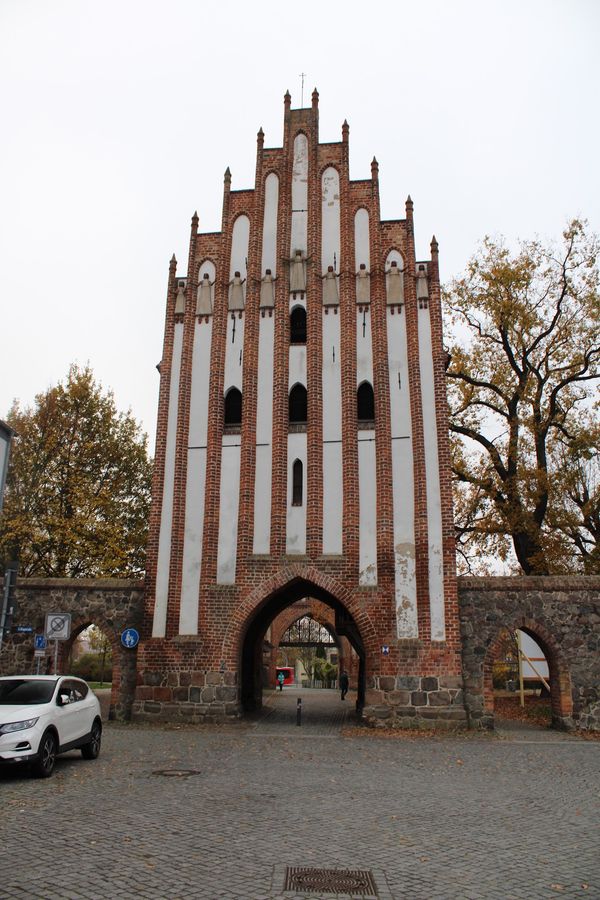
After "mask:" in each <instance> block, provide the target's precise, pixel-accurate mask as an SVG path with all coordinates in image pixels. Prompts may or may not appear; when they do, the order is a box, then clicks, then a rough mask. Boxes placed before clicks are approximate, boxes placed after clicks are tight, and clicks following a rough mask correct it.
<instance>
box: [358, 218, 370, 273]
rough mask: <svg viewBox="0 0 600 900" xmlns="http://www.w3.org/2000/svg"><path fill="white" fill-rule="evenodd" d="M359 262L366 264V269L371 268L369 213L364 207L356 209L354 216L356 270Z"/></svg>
mask: <svg viewBox="0 0 600 900" xmlns="http://www.w3.org/2000/svg"><path fill="white" fill-rule="evenodd" d="M361 263H364V264H365V265H366V267H367V271H370V270H371V244H370V241H369V213H368V212H367V210H366V209H358V210H357V211H356V215H355V216H354V266H355V271H356V272H358V269H359V267H360V264H361Z"/></svg>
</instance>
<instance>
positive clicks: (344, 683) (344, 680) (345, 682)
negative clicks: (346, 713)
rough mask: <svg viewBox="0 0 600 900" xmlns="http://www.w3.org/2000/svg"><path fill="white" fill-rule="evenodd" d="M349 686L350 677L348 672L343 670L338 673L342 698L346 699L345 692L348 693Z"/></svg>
mask: <svg viewBox="0 0 600 900" xmlns="http://www.w3.org/2000/svg"><path fill="white" fill-rule="evenodd" d="M349 687H350V679H349V678H348V673H347V672H346V671H344V672H342V674H341V675H340V688H341V690H342V700H345V699H346V694H347V693H348V688H349Z"/></svg>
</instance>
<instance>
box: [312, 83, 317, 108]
mask: <svg viewBox="0 0 600 900" xmlns="http://www.w3.org/2000/svg"><path fill="white" fill-rule="evenodd" d="M312 108H313V109H318V108H319V92H318V90H317V89H316V88H315V89H314V91H313V92H312Z"/></svg>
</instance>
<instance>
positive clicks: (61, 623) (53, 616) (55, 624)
mask: <svg viewBox="0 0 600 900" xmlns="http://www.w3.org/2000/svg"><path fill="white" fill-rule="evenodd" d="M44 634H45V636H46V637H47V638H48V640H50V641H54V674H55V675H56V674H57V672H58V642H59V641H68V640H69V638H70V637H71V613H46V627H45V629H44Z"/></svg>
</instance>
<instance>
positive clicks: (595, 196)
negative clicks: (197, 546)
mask: <svg viewBox="0 0 600 900" xmlns="http://www.w3.org/2000/svg"><path fill="white" fill-rule="evenodd" d="M599 45H600V2H598V0H540V2H537V0H500V2H492V0H490V2H486V0H474V2H470V0H426V2H425V0H411V2H407V0H390V2H383V0H369V2H355V0H343V2H338V0H319V2H314V0H305V2H303V3H294V4H288V3H282V2H281V0H277V2H271V0H269V2H261V0H255V2H253V3H249V2H248V0H243V2H239V0H229V2H228V0H221V2H219V3H205V2H201V0H102V2H98V0H94V2H92V0H0V117H1V118H0V121H1V127H2V138H1V140H0V303H1V319H0V334H1V342H0V418H2V417H3V416H4V415H5V414H6V412H7V411H8V409H9V407H10V405H11V402H12V400H13V398H15V397H18V398H19V399H20V400H21V401H22V403H23V404H28V403H30V402H31V401H32V400H33V397H34V395H35V394H36V393H37V392H39V391H41V390H44V389H45V388H46V387H48V386H50V385H51V384H54V383H55V382H56V381H58V380H59V379H61V378H63V377H64V376H65V375H66V373H67V370H68V367H69V364H70V363H71V362H74V361H76V362H79V363H82V364H84V363H86V362H88V361H89V363H90V364H91V366H92V368H93V369H94V371H95V373H96V376H97V377H98V379H99V380H100V381H101V382H102V383H103V384H104V386H105V387H111V388H112V389H113V390H114V393H115V397H116V401H117V405H118V406H119V407H120V408H121V409H127V408H131V410H132V412H133V414H134V415H135V417H136V418H137V419H138V420H139V421H140V422H141V423H142V425H143V427H144V429H145V430H146V431H148V433H149V436H150V446H151V448H152V447H153V445H154V436H155V435H154V432H155V425H156V404H157V397H158V374H157V372H156V369H155V366H156V363H157V362H158V361H159V360H160V357H161V353H162V339H163V323H164V305H165V293H166V282H167V270H168V262H169V258H170V256H171V254H172V253H173V252H175V254H176V256H177V258H178V260H179V266H180V268H179V271H180V273H185V270H186V266H187V246H188V240H189V227H190V218H191V216H192V213H193V212H194V210H195V209H197V210H198V214H199V217H200V229H201V230H203V231H211V230H218V229H219V227H220V218H221V200H222V185H223V172H224V170H225V168H226V166H228V165H229V166H230V168H231V171H232V174H233V184H232V187H233V188H234V189H239V188H246V187H253V186H254V165H255V151H256V132H257V130H258V128H259V126H261V125H262V127H263V128H264V131H265V146H267V147H269V146H280V145H281V141H282V130H283V94H284V92H285V90H286V89H287V88H289V90H290V92H291V94H292V106H293V107H296V106H300V99H301V98H300V84H301V82H300V77H299V75H300V73H301V72H303V71H304V72H306V73H307V79H306V83H305V92H304V101H305V105H308V104H309V103H310V92H311V91H312V89H313V87H314V86H315V85H316V86H317V87H318V89H319V92H320V136H321V141H337V140H341V125H342V122H343V120H344V118H347V119H348V122H349V123H350V167H351V177H352V178H367V177H369V176H370V162H371V159H372V157H373V155H374V154H375V155H376V156H377V159H378V160H379V164H380V191H381V202H382V216H383V218H401V217H403V215H404V201H405V198H406V195H407V194H408V193H410V194H411V195H412V198H413V200H414V203H415V230H416V239H417V254H418V255H420V256H423V257H424V256H426V255H428V248H429V241H430V239H431V235H432V234H433V233H435V234H436V237H437V238H438V241H439V244H440V262H441V268H442V278H443V279H444V280H448V279H449V278H450V277H452V276H453V275H455V274H458V273H460V272H461V271H462V269H463V268H464V266H465V264H466V262H467V260H468V258H469V256H471V254H472V253H473V252H474V250H475V248H476V245H477V242H478V241H479V240H480V239H481V238H482V237H483V235H485V234H505V235H507V237H509V238H510V239H511V240H512V239H515V238H516V237H519V236H520V237H532V236H534V235H535V234H541V235H549V236H556V235H558V234H559V233H560V231H561V229H562V227H563V225H564V223H565V221H566V220H567V218H570V217H573V216H584V217H587V218H588V219H589V220H590V223H591V225H592V227H593V228H594V229H595V230H596V231H600V177H599V174H598V173H599V157H600V153H599V140H598V138H599V129H600V126H599V109H600V104H599V88H600V78H599V75H600V53H599V51H598V47H599Z"/></svg>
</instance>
